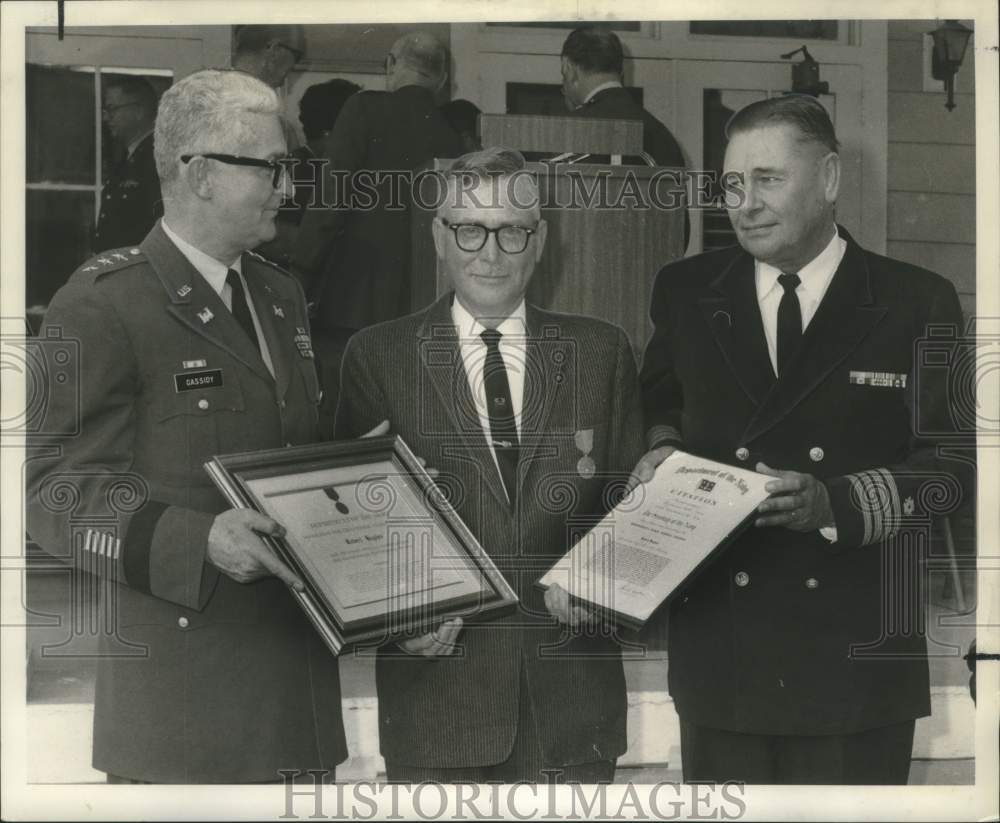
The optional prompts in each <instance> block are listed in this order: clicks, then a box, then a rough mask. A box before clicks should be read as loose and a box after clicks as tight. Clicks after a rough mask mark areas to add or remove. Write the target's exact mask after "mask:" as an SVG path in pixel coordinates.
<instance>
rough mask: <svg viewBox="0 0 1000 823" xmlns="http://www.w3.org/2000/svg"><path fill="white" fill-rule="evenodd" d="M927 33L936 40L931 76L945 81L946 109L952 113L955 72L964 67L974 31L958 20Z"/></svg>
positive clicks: (932, 56) (945, 23)
mask: <svg viewBox="0 0 1000 823" xmlns="http://www.w3.org/2000/svg"><path fill="white" fill-rule="evenodd" d="M927 33H928V34H929V35H930V36H931V37H933V38H934V52H933V54H932V55H931V75H932V76H933V77H934V79H935V80H944V88H945V91H946V92H948V100H947V102H946V103H945V104H944V107H945V108H946V109H948V111H951V110H952V109H953V108H955V72H957V71H958V67H959V66H961V65H962V59H963V58H964V57H965V47H966V46H968V45H969V38H970V37H971V36H972V29H970V28H966V27H965V26H963V25H962V24H961V23H959V22H958V21H957V20H945V21H944V23H943V24H942V25H940V26H938V27H937V28H936V29H934V31H929V32H927Z"/></svg>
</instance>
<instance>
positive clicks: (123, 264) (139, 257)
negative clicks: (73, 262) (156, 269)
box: [78, 246, 146, 279]
mask: <svg viewBox="0 0 1000 823" xmlns="http://www.w3.org/2000/svg"><path fill="white" fill-rule="evenodd" d="M145 261H146V255H145V254H143V253H142V249H140V248H139V247H138V246H124V247H123V248H120V249H111V250H109V251H103V252H101V253H100V254H95V255H94V256H93V257H91V258H90V259H89V260H88V261H87V262H86V263H84V264H83V265H82V266H80V268H79V269H78V271H80V272H85V273H86V274H89V275H91V276H92V277H94V278H95V279H96V278H98V277H102V276H103V275H105V274H108V273H109V272H113V271H118V270H119V269H126V268H128V267H129V266H134V265H135V264H136V263H144V262H145Z"/></svg>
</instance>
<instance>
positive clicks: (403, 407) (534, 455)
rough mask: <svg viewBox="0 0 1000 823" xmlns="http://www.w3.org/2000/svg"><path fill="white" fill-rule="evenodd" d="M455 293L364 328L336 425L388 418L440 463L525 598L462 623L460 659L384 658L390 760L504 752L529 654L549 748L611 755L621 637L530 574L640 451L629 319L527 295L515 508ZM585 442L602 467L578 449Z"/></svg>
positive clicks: (381, 677)
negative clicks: (570, 609)
mask: <svg viewBox="0 0 1000 823" xmlns="http://www.w3.org/2000/svg"><path fill="white" fill-rule="evenodd" d="M450 302H451V297H450V295H449V296H445V297H443V298H442V299H441V300H439V301H437V302H436V303H435V304H433V305H432V306H431V307H429V308H428V309H426V310H424V311H422V312H419V313H417V314H413V315H410V316H408V317H404V318H401V319H399V320H396V321H393V322H390V323H384V324H380V325H377V326H373V327H371V328H369V329H366V330H364V331H362V332H359V333H358V334H356V335H355V336H354V337H353V338H352V339H351V342H350V344H349V345H348V349H347V352H346V354H345V357H344V364H343V370H342V380H343V390H342V393H341V398H340V405H339V407H338V411H337V424H336V426H337V433H338V437H354V436H357V435H359V434H363V433H364V432H365V431H367V430H368V429H370V428H371V425H369V424H370V423H371V421H375V423H377V422H379V421H380V420H382V419H388V420H389V421H390V422H391V425H392V429H393V431H394V432H395V433H397V434H399V435H401V436H402V438H403V439H404V440H405V441H406V442H407V443H408V444H409V445H410V447H411V448H412V449H413V450H414V452H415V453H416V454H419V455H421V456H422V457H424V458H426V460H427V462H428V464H429V465H431V466H434V467H436V468H437V469H438V470H439V471H440V473H441V474H440V477H439V479H438V483H439V485H440V486H441V487H442V488H443V489H444V491H445V493H446V494H447V495H448V497H449V499H450V500H451V501H452V503H453V505H454V506H455V508H456V510H457V511H458V513H459V515H460V516H461V517H462V519H463V520H464V521H465V523H466V524H467V525H468V526H469V528H470V529H471V530H472V532H473V533H474V534H475V535H476V536H477V538H478V539H479V541H480V542H481V543H482V545H483V547H484V548H485V550H486V551H487V553H488V554H489V555H490V556H491V558H493V560H494V562H496V564H497V566H498V568H499V569H500V570H501V572H503V574H504V575H505V576H506V578H507V579H508V581H509V582H510V583H511V585H512V586H513V588H514V589H515V591H516V592H517V593H518V595H519V597H520V598H521V605H520V608H519V610H518V612H517V613H515V614H512V615H509V616H505V617H502V618H498V619H493V620H487V621H484V622H478V623H477V622H475V621H474V620H470V621H468V622H467V623H466V625H465V628H464V629H463V631H462V633H461V635H460V636H459V642H460V644H461V650H460V652H459V653H458V654H457V655H456V656H453V657H448V658H440V659H437V660H428V659H425V658H422V657H417V656H411V655H406V654H405V653H403V652H401V651H400V649H399V648H398V647H397V646H395V645H386V646H384V647H383V648H382V649H380V653H379V658H378V663H377V667H376V679H377V688H378V699H379V734H380V742H381V750H382V754H383V755H384V756H385V758H386V760H387V761H389V762H392V763H396V764H401V765H413V766H425V767H436V768H444V767H447V768H450V767H461V766H483V765H489V764H494V763H499V762H501V761H503V760H504V759H506V758H507V756H508V755H509V753H510V751H511V747H512V745H513V741H514V735H515V732H516V728H517V716H518V700H519V697H521V696H520V695H519V678H520V672H521V668H522V666H523V667H524V668H525V672H526V676H527V682H528V694H527V695H524V696H523V697H522V699H528V700H530V701H531V706H532V709H533V713H534V717H535V720H536V724H537V726H538V732H539V737H540V740H541V745H542V748H543V751H544V754H545V756H546V761H547V762H549V763H554V764H574V763H586V762H592V761H595V760H606V759H612V758H615V757H617V756H618V755H620V754H621V753H622V752H624V751H625V748H626V736H625V715H626V693H625V681H624V676H623V670H622V663H621V656H620V648H619V644H618V641H617V639H616V637H615V636H613V635H612V636H608V635H604V636H602V635H600V634H599V633H595V634H592V635H590V636H588V635H587V634H586V633H585V632H576V631H573V630H569V629H564V628H563V627H561V626H560V625H559V624H557V623H556V622H555V620H554V618H552V617H551V616H550V615H549V614H548V611H547V610H546V608H545V605H544V601H543V597H542V593H541V591H539V590H538V589H537V588H535V587H534V586H533V583H534V581H536V580H537V579H538V578H539V577H541V575H542V574H543V573H544V571H546V570H547V569H548V568H549V567H550V566H551V565H552V563H553V562H554V561H555V560H556V559H557V558H558V557H560V556H562V555H563V554H564V553H565V552H566V551H567V550H568V549H569V547H570V546H571V545H572V544H573V543H575V542H576V540H577V539H578V537H579V536H580V535H581V534H582V533H583V532H585V531H587V530H588V529H589V528H590V527H591V526H592V525H593V524H594V522H595V521H596V519H597V518H599V517H600V516H601V515H602V514H603V513H605V512H606V510H607V509H608V508H609V506H610V504H611V502H612V501H613V494H614V493H613V488H615V487H617V488H618V489H619V490H620V488H621V483H622V481H623V480H624V479H625V478H626V477H627V475H628V473H629V472H630V471H631V469H632V468H633V467H634V465H635V462H636V460H637V459H638V457H639V456H640V454H641V451H642V433H641V425H642V421H641V410H640V407H639V402H638V385H637V380H636V375H635V364H634V360H633V355H632V353H631V350H630V347H629V343H628V340H627V338H626V336H625V333H624V332H623V331H622V330H621V329H619V328H618V327H616V326H612V325H610V324H608V323H604V322H603V321H599V320H596V319H592V318H588V317H578V316H573V315H567V314H556V313H552V312H546V311H542V310H540V309H537V308H535V307H533V306H530V305H529V306H528V307H527V328H528V335H529V337H528V339H529V343H528V354H527V365H526V372H525V390H524V398H525V399H524V409H523V416H522V425H521V458H520V461H519V467H518V491H517V495H516V499H517V503H516V506H515V507H514V508H512V507H511V506H510V504H509V503H508V502H507V499H506V497H505V495H504V491H503V487H502V485H501V481H500V477H499V474H498V472H497V469H496V466H495V465H494V463H493V458H492V456H491V454H490V451H489V447H488V445H487V443H486V440H485V437H484V434H483V430H482V428H481V427H480V423H479V418H478V416H477V414H476V412H475V409H474V406H473V405H472V397H471V393H470V392H469V388H468V381H467V378H466V374H465V370H464V366H463V362H462V358H461V356H460V349H459V341H458V338H457V336H456V335H457V333H456V330H455V327H454V325H453V324H452V318H451V307H450ZM585 453H588V454H589V455H590V457H591V458H592V459H593V460H594V462H595V465H596V473H595V475H594V476H593V477H589V478H588V477H587V476H586V473H585V472H584V473H583V474H581V472H580V470H579V468H578V463H579V460H580V458H581V457H583V456H584V454H585Z"/></svg>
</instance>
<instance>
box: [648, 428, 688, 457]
mask: <svg viewBox="0 0 1000 823" xmlns="http://www.w3.org/2000/svg"><path fill="white" fill-rule="evenodd" d="M682 442H683V441H682V439H681V433H680V432H679V431H678V430H677V429H676V428H674V427H673V426H668V425H665V424H658V425H655V426H650V427H649V430H648V431H647V432H646V448H647V449H649V450H650V451H652V450H653V449H658V448H660V447H661V446H675V447H677V448H680V447H681V444H682Z"/></svg>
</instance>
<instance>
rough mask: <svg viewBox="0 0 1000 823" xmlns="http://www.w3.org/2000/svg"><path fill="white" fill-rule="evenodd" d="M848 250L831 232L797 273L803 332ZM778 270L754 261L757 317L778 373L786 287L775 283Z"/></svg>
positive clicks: (836, 234)
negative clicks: (781, 305) (780, 309)
mask: <svg viewBox="0 0 1000 823" xmlns="http://www.w3.org/2000/svg"><path fill="white" fill-rule="evenodd" d="M845 251H847V241H846V240H844V238H843V237H841V236H840V235H839V234H838V233H836V232H834V235H833V239H831V240H830V242H829V243H828V244H827V246H826V248H825V249H823V251H821V252H820V253H819V254H817V255H816V256H815V257H814V258H813V259H812V260H811V261H809V262H808V263H807V264H806V265H805V266H803V267H802V268H801V269H799V271H797V272H788V274H797V275H798V276H799V279H800V280H801V281H802V282H801V283H799V285H798V286H797V287H796V289H795V294H796V296H797V297H798V298H799V308H800V309H801V310H802V331H803V333H804V332H805V330H806V328H807V327H808V326H809V322H810V321H811V320H812V319H813V315H814V314H816V309H818V308H819V304H820V302H821V301H822V300H823V295H825V294H826V290H827V288H828V287H829V285H830V281H831V280H832V279H833V275H834V274H835V273H836V272H837V267H838V266H840V261H841V260H842V259H843V257H844V252H845ZM780 274H782V272H781V270H780V269H776V268H775V267H774V266H771V265H769V264H768V263H762V262H761V261H759V260H758V261H756V265H755V273H754V276H755V278H756V283H757V302H758V303H759V305H760V319H761V320H762V321H763V323H764V337H765V338H766V339H767V353H768V354H769V355H770V356H771V368H772V369H774V373H775V374H777V373H778V304H779V303H781V296H782V295H783V294H784V292H785V290H784V289H783V288H782V287H781V284H780V283H779V282H778V275H780Z"/></svg>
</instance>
